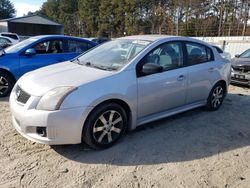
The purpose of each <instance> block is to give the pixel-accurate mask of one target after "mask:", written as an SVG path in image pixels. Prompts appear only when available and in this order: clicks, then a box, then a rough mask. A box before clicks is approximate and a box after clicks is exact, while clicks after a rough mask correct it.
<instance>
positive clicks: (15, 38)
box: [0, 32, 20, 44]
mask: <svg viewBox="0 0 250 188" xmlns="http://www.w3.org/2000/svg"><path fill="white" fill-rule="evenodd" d="M0 36H3V37H8V38H9V40H11V43H12V44H16V43H18V42H20V38H19V36H18V35H17V34H16V33H7V32H1V33H0Z"/></svg>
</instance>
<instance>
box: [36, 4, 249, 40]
mask: <svg viewBox="0 0 250 188" xmlns="http://www.w3.org/2000/svg"><path fill="white" fill-rule="evenodd" d="M249 9H250V3H249V0H47V2H45V3H44V4H43V6H42V9H41V10H40V11H39V12H38V14H43V15H45V16H47V17H49V18H51V19H53V20H55V21H57V22H60V23H62V24H63V25H64V28H65V33H66V34H70V35H76V36H85V37H95V36H109V37H119V36H123V35H124V34H127V35H133V34H141V33H145V34H149V33H151V34H153V33H155V34H170V35H185V36H225V35H228V36H231V35H246V34H247V33H249V34H250V29H249V28H248V25H247V23H248V20H249V11H250V10H249Z"/></svg>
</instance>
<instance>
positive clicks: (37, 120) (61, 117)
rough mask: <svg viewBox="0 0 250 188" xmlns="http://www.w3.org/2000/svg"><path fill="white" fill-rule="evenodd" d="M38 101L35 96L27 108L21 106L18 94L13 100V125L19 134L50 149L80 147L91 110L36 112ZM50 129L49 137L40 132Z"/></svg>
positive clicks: (13, 95) (11, 98)
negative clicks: (53, 147) (72, 145)
mask: <svg viewBox="0 0 250 188" xmlns="http://www.w3.org/2000/svg"><path fill="white" fill-rule="evenodd" d="M38 101H39V98H38V97H34V96H31V97H30V99H29V100H28V102H27V103H26V104H25V105H22V104H19V103H18V102H17V101H16V99H15V94H14V93H12V94H11V96H10V109H11V113H12V122H13V125H14V127H15V128H16V130H17V131H18V132H19V133H20V134H21V135H22V136H24V137H26V138H27V139H29V140H31V141H34V142H38V143H42V144H49V145H62V144H78V143H81V140H82V128H83V125H84V122H85V120H86V118H87V114H89V112H90V111H91V108H90V107H78V108H73V109H66V110H58V111H41V110H36V109H35V106H36V105H37V103H38ZM37 127H43V128H44V129H46V136H41V135H40V134H38V132H37Z"/></svg>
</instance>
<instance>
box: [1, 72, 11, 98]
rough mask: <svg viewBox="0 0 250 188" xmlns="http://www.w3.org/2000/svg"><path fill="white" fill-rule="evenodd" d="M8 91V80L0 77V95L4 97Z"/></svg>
mask: <svg viewBox="0 0 250 188" xmlns="http://www.w3.org/2000/svg"><path fill="white" fill-rule="evenodd" d="M8 89H9V82H8V80H7V79H6V78H5V77H3V76H0V95H4V94H5V93H6V92H8Z"/></svg>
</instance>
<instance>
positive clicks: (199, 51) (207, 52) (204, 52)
mask: <svg viewBox="0 0 250 188" xmlns="http://www.w3.org/2000/svg"><path fill="white" fill-rule="evenodd" d="M186 49H187V63H188V65H196V64H201V63H206V62H209V61H213V60H214V55H213V52H212V50H211V49H210V48H209V47H207V46H205V45H202V44H198V43H193V42H187V43H186Z"/></svg>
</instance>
